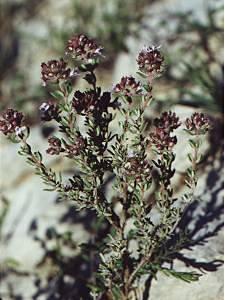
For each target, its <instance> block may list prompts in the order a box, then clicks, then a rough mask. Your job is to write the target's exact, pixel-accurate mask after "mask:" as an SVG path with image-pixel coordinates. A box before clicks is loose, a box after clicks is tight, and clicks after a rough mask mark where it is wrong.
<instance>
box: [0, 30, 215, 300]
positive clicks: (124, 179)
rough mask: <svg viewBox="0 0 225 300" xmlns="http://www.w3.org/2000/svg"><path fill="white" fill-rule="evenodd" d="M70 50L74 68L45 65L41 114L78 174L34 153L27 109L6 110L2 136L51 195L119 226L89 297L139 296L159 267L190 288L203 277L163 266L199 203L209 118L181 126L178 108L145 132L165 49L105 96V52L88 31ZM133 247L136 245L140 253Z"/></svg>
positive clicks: (145, 58)
mask: <svg viewBox="0 0 225 300" xmlns="http://www.w3.org/2000/svg"><path fill="white" fill-rule="evenodd" d="M65 51H66V55H67V56H70V57H71V58H72V59H74V60H75V64H74V65H76V66H69V68H68V67H67V62H65V61H64V60H63V59H61V60H59V61H57V60H51V61H49V62H47V63H42V65H41V67H42V70H41V74H42V80H43V82H44V85H48V86H49V89H50V91H51V92H50V93H51V96H52V97H53V98H52V99H50V100H49V101H47V102H44V103H43V104H42V105H41V106H40V114H41V119H42V120H43V121H46V122H48V121H51V120H54V121H55V122H56V124H58V128H59V132H60V134H57V136H52V137H50V138H49V140H48V142H49V148H48V149H47V150H46V152H47V154H48V155H61V156H64V157H67V158H69V159H71V163H73V164H74V168H75V169H76V173H75V175H74V176H73V177H72V178H69V179H63V176H62V174H58V173H56V172H55V171H54V170H52V169H49V168H48V167H47V166H46V165H45V164H44V163H43V160H42V154H41V153H40V152H34V151H33V150H32V147H31V146H30V145H29V143H28V138H29V134H30V129H29V128H28V127H27V126H26V124H25V121H24V117H23V114H22V113H20V112H17V111H14V110H13V109H8V110H7V111H6V112H5V113H4V114H3V115H2V119H1V120H0V130H1V131H2V133H3V134H5V135H6V136H7V137H9V138H10V139H11V140H13V141H15V142H18V143H20V144H21V147H20V150H19V154H20V155H22V156H25V157H26V159H27V162H28V163H29V164H31V165H32V166H33V167H34V168H35V170H36V173H37V174H38V175H40V177H41V178H42V180H43V182H44V183H45V184H46V185H47V187H48V190H55V191H57V192H58V193H59V194H60V196H61V197H63V198H67V199H68V200H72V201H74V204H75V205H76V207H77V208H78V209H82V208H90V209H94V210H95V211H96V212H97V214H98V216H99V218H102V217H103V218H104V219H105V220H107V221H108V222H109V224H111V227H112V228H111V232H110V234H109V235H108V236H107V238H106V239H105V240H104V242H103V243H102V245H101V246H100V247H99V249H98V251H99V253H98V256H99V267H98V271H97V273H96V276H94V279H93V278H92V279H91V281H90V282H89V285H88V286H89V287H90V294H91V295H92V297H93V299H102V300H103V299H124V300H125V299H140V296H137V290H138V287H139V285H140V279H141V277H142V276H143V275H148V276H151V277H155V276H156V273H157V272H158V271H162V272H164V273H165V274H166V275H171V276H175V277H176V278H180V279H182V280H184V281H187V282H191V281H195V280H198V278H199V276H200V274H199V273H195V272H178V271H176V270H174V269H173V268H172V267H171V268H167V267H165V266H164V265H163V263H164V261H165V258H166V257H167V256H168V255H170V254H171V251H173V249H172V250H171V249H170V250H169V251H168V253H167V251H166V250H167V249H164V248H163V247H164V245H165V244H166V241H168V239H169V238H170V237H171V236H172V234H173V233H174V230H175V227H176V225H177V224H178V222H179V220H180V219H181V217H182V214H183V211H184V209H185V208H186V207H187V205H188V204H189V203H191V202H192V201H193V193H194V189H195V186H196V184H197V173H196V172H197V166H198V163H199V162H200V161H201V155H200V142H201V136H203V135H204V134H205V133H206V132H207V131H208V130H209V129H210V124H209V119H208V118H207V117H206V116H205V115H203V114H202V113H195V114H194V115H193V116H191V118H188V119H186V120H179V118H178V117H177V116H176V114H175V113H174V112H171V111H170V112H164V113H162V114H161V116H159V117H157V118H155V120H154V121H153V123H152V126H151V128H150V130H148V129H147V126H146V125H147V124H146V120H145V110H146V108H148V107H149V106H150V104H151V101H152V100H153V97H152V88H153V87H152V85H153V83H154V78H156V77H157V76H158V75H160V74H161V72H162V69H163V62H164V58H163V55H162V54H161V52H160V49H159V48H158V47H148V48H144V49H143V50H142V51H141V52H140V53H139V55H138V58H137V64H138V68H139V72H138V74H139V75H140V76H141V79H140V81H138V80H136V79H135V78H134V77H132V76H125V77H122V79H121V81H120V82H119V83H118V84H116V85H115V86H114V87H113V89H112V91H107V92H103V91H102V90H101V87H99V86H98V85H97V79H96V76H95V69H96V68H97V67H98V65H99V63H100V60H101V59H102V57H103V55H102V53H103V48H102V47H101V46H99V45H98V44H97V43H96V42H95V41H94V40H92V39H89V38H88V37H87V36H85V35H83V34H80V35H78V36H74V37H72V38H71V39H70V40H69V41H68V44H67V46H66V50H65ZM74 76H83V78H84V80H86V81H87V83H88V84H89V88H88V89H87V90H85V91H79V90H77V91H74V88H73V86H72V78H73V77H74ZM117 117H118V118H119V119H120V121H118V124H119V130H117V131H115V130H113V127H112V126H111V122H112V121H113V120H114V119H115V118H117ZM80 120H82V121H83V123H84V125H85V126H84V127H83V126H80ZM182 123H183V125H184V126H185V129H184V130H185V131H186V132H187V133H188V134H189V136H190V139H189V144H190V146H191V149H192V150H193V151H192V153H190V154H189V155H188V158H187V159H188V160H189V161H190V167H189V168H188V169H187V171H186V181H185V182H186V185H187V187H188V189H189V192H187V193H185V194H184V195H183V197H182V198H181V199H177V198H176V197H175V195H174V189H173V184H172V178H173V176H174V175H175V172H176V171H175V170H174V168H173V162H174V160H175V152H174V145H175V144H176V143H178V142H179V140H178V139H177V137H176V134H175V131H176V129H177V128H178V127H180V126H181V125H182ZM155 174H157V175H155ZM109 178H113V181H112V187H111V188H110V187H107V189H108V190H110V193H109V192H106V186H107V183H108V182H109ZM152 187H154V192H152V197H153V199H154V200H153V201H151V203H149V201H148V197H147V196H148V194H149V192H150V191H151V188H152ZM155 210H157V212H158V214H159V218H158V220H157V221H156V219H155V218H154V211H155ZM132 243H136V248H137V251H136V252H135V251H134V249H133V248H132ZM162 249H163V251H162ZM178 250H179V247H178V248H177V247H176V249H174V251H178ZM162 253H163V258H162ZM169 253H170V254H169ZM132 297H133V298H132Z"/></svg>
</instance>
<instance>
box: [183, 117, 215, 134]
mask: <svg viewBox="0 0 225 300" xmlns="http://www.w3.org/2000/svg"><path fill="white" fill-rule="evenodd" d="M185 125H186V129H187V130H188V131H189V132H190V133H192V134H205V133H206V132H207V131H208V130H209V129H210V127H211V126H210V120H209V118H208V117H207V116H206V115H205V114H203V113H197V112H196V113H194V114H193V115H192V116H191V118H187V119H186V122H185Z"/></svg>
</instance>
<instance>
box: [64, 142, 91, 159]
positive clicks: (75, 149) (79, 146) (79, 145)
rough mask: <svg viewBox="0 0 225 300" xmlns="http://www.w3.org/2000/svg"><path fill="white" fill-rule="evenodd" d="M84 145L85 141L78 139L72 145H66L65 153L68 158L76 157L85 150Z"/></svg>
mask: <svg viewBox="0 0 225 300" xmlns="http://www.w3.org/2000/svg"><path fill="white" fill-rule="evenodd" d="M86 145H87V143H86V140H85V139H84V138H82V137H78V138H77V139H76V141H75V143H74V144H72V145H66V152H67V153H68V156H69V157H73V156H77V155H79V154H80V153H81V151H83V150H84V149H85V147H86Z"/></svg>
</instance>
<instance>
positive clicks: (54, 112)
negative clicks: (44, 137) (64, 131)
mask: <svg viewBox="0 0 225 300" xmlns="http://www.w3.org/2000/svg"><path fill="white" fill-rule="evenodd" d="M39 110H40V115H41V120H42V121H51V120H53V119H54V120H58V119H59V107H58V105H57V104H56V103H54V102H52V101H48V102H43V103H42V104H41V106H40V107H39Z"/></svg>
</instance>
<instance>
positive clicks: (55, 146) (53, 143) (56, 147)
mask: <svg viewBox="0 0 225 300" xmlns="http://www.w3.org/2000/svg"><path fill="white" fill-rule="evenodd" d="M48 143H49V146H50V147H49V148H48V149H47V150H46V152H47V153H48V154H51V155H58V154H59V153H60V152H62V151H64V149H63V148H62V143H61V141H60V139H59V138H57V137H50V138H49V139H48Z"/></svg>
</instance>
